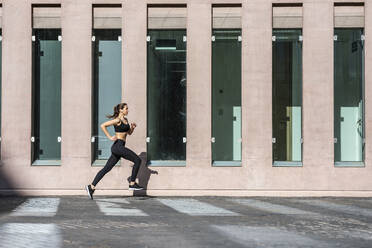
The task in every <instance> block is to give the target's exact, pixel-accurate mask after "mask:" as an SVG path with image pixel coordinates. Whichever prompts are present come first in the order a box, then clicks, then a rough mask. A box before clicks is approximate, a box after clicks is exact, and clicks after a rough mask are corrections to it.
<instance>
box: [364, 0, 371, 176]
mask: <svg viewBox="0 0 372 248" xmlns="http://www.w3.org/2000/svg"><path fill="white" fill-rule="evenodd" d="M364 4H365V5H364V8H365V9H364V11H365V12H364V13H365V21H364V23H365V36H366V40H365V43H364V48H365V49H364V52H365V65H364V71H365V81H364V85H365V89H364V94H365V122H366V124H365V137H366V144H365V165H366V167H367V168H368V170H371V169H372V168H371V166H372V110H371V109H372V71H371V68H372V2H371V1H365V3H364Z"/></svg>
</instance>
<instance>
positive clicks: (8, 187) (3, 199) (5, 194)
mask: <svg viewBox="0 0 372 248" xmlns="http://www.w3.org/2000/svg"><path fill="white" fill-rule="evenodd" d="M13 189H15V186H14V183H12V180H11V179H10V177H9V176H7V174H6V171H5V169H4V166H3V165H1V164H0V214H1V213H9V212H10V211H12V210H13V209H14V208H16V207H17V206H19V205H20V204H22V203H23V202H24V201H25V200H26V198H24V197H21V196H22V195H21V194H19V193H16V192H15V191H13Z"/></svg>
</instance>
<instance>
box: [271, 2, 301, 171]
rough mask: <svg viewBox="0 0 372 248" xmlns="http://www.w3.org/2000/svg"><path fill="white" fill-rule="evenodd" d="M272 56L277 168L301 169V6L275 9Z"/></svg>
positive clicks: (275, 158) (275, 159) (274, 136)
mask: <svg viewBox="0 0 372 248" xmlns="http://www.w3.org/2000/svg"><path fill="white" fill-rule="evenodd" d="M272 53H273V57H272V66H273V69H272V77H273V86H272V104H273V105H272V121H273V124H272V125H273V165H274V166H301V165H302V164H301V161H302V7H301V6H285V7H283V6H274V8H273V43H272Z"/></svg>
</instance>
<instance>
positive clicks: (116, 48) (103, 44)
mask: <svg viewBox="0 0 372 248" xmlns="http://www.w3.org/2000/svg"><path fill="white" fill-rule="evenodd" d="M93 35H94V36H95V42H94V43H93V61H94V67H93V71H94V74H93V75H94V78H93V105H92V106H93V118H92V120H93V127H92V132H93V137H95V142H94V143H93V146H94V147H93V149H92V151H93V153H94V154H93V160H97V159H98V160H104V159H108V158H109V157H110V155H111V150H110V148H111V145H112V142H111V140H109V139H108V138H107V137H106V135H105V134H104V133H103V131H102V129H101V128H100V125H101V124H102V123H103V122H105V121H107V120H108V119H107V117H106V115H109V114H112V113H113V109H114V106H115V105H116V104H118V103H120V101H121V42H120V41H118V37H119V36H120V35H121V30H120V29H101V30H94V31H93ZM108 131H109V132H110V134H111V135H114V134H115V132H114V129H113V128H111V129H108Z"/></svg>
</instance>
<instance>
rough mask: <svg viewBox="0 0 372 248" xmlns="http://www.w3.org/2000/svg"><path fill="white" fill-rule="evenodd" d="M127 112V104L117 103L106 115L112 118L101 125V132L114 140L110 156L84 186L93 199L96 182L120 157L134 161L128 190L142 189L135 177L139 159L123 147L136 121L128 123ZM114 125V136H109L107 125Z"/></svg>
mask: <svg viewBox="0 0 372 248" xmlns="http://www.w3.org/2000/svg"><path fill="white" fill-rule="evenodd" d="M127 114H128V105H127V104H126V103H119V104H118V105H116V106H115V107H114V113H113V114H112V115H109V116H107V117H108V118H110V119H112V120H109V121H106V122H105V123H103V124H102V125H101V128H102V130H103V132H104V133H105V134H106V136H107V138H109V139H110V140H112V141H115V142H114V144H113V145H112V146H111V156H110V158H109V160H108V161H107V163H106V165H105V167H103V168H102V170H100V171H99V172H98V173H97V175H96V177H95V178H94V180H93V182H92V184H90V185H87V186H86V187H85V188H86V190H87V192H88V195H89V197H90V198H91V199H92V200H93V193H94V191H95V188H96V185H97V183H98V182H99V181H100V180H101V179H102V178H103V176H104V175H105V174H106V173H107V172H109V171H110V170H111V169H112V167H114V166H115V164H116V163H117V162H118V161H119V160H120V158H121V157H123V158H125V159H127V160H129V161H132V162H133V163H134V165H133V169H132V176H131V177H130V183H129V190H141V189H143V188H142V187H141V186H139V185H138V184H137V183H136V177H137V173H138V170H139V168H140V165H141V159H140V158H139V157H138V156H137V154H135V153H134V152H133V151H131V150H130V149H128V148H126V147H125V140H126V137H127V134H129V135H131V134H132V133H133V131H134V129H135V128H136V126H137V125H136V123H131V124H130V125H129V122H128V119H127V118H126V117H125V116H126V115H127ZM111 125H112V126H114V129H115V136H112V137H111V136H110V134H109V132H108V131H107V127H109V126H111Z"/></svg>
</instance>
